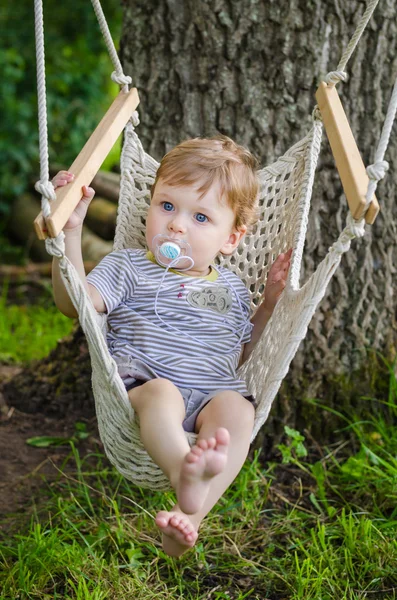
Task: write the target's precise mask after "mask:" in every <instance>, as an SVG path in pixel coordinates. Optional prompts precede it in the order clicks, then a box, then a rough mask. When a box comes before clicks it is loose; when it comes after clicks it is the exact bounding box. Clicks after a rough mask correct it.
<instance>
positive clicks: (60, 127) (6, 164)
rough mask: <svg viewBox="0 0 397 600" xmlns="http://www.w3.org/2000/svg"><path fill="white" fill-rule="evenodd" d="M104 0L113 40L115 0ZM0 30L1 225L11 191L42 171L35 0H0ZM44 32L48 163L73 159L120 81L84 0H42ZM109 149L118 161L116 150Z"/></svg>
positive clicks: (117, 23)
mask: <svg viewBox="0 0 397 600" xmlns="http://www.w3.org/2000/svg"><path fill="white" fill-rule="evenodd" d="M102 7H103V10H104V13H105V15H106V18H107V20H108V24H109V28H110V31H111V33H112V36H113V39H114V40H115V42H116V45H117V44H118V40H119V38H120V33H121V22H122V9H121V5H120V0H103V2H102ZM0 31H1V32H2V35H1V37H0V71H1V73H2V77H1V78H0V98H1V101H2V106H1V119H0V222H1V223H2V224H3V226H0V231H1V229H3V228H4V223H6V217H7V215H8V213H9V208H10V205H11V202H12V200H13V198H14V197H15V196H16V195H18V194H21V193H22V192H23V191H25V190H26V188H27V187H28V186H29V184H31V181H32V179H39V175H40V166H39V148H38V124H37V92H36V60H35V42H34V6H33V2H32V0H18V2H4V3H2V5H1V7H0ZM44 36H45V55H46V88H47V111H48V136H49V156H50V163H51V161H52V162H55V161H56V162H57V163H61V164H65V165H66V166H70V164H71V163H72V162H73V160H74V159H75V157H76V155H77V154H78V153H79V151H80V150H81V148H82V146H83V145H84V143H85V142H86V140H87V138H88V137H89V135H90V134H91V132H92V131H93V129H94V128H95V126H96V125H97V123H98V122H99V120H100V119H101V117H102V115H103V113H104V112H105V110H106V109H107V107H108V106H109V104H110V103H111V101H112V99H113V98H114V97H115V96H116V94H117V93H118V87H117V86H116V85H115V84H114V83H113V82H112V81H111V79H110V74H111V73H112V71H113V65H112V63H111V61H110V58H109V56H108V53H107V50H106V46H105V43H104V41H103V37H102V34H101V32H100V29H99V26H98V23H97V20H96V17H95V13H94V11H93V9H92V6H91V3H90V2H89V0H74V1H73V3H68V2H59V1H58V2H57V1H55V0H45V2H44ZM114 154H116V156H114ZM112 156H114V161H117V152H116V153H113V154H112ZM107 166H108V168H109V167H111V166H112V165H111V163H109V161H108V163H107Z"/></svg>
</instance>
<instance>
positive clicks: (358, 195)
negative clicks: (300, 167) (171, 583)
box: [316, 82, 379, 225]
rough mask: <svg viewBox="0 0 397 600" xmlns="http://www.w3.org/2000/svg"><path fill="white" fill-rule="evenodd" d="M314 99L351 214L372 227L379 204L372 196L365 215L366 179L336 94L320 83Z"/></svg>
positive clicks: (332, 88)
mask: <svg viewBox="0 0 397 600" xmlns="http://www.w3.org/2000/svg"><path fill="white" fill-rule="evenodd" d="M316 99H317V102H318V107H319V109H320V112H321V116H322V119H323V123H324V128H325V131H326V133H327V137H328V140H329V143H330V146H331V150H332V154H333V156H334V159H335V163H336V167H337V169H338V172H339V176H340V178H341V181H342V185H343V190H344V192H345V195H346V198H347V202H348V205H349V209H350V212H351V214H352V216H353V218H354V219H357V220H359V219H362V217H363V216H364V214H365V221H366V222H367V223H368V224H370V225H372V224H373V223H374V221H375V219H376V216H377V214H378V212H379V204H378V201H377V199H376V196H375V195H374V196H373V198H372V200H371V204H370V205H369V208H368V211H367V212H366V213H365V206H366V203H365V196H366V194H367V188H368V181H369V179H368V175H367V172H366V170H365V166H364V163H363V161H362V158H361V155H360V152H359V149H358V147H357V144H356V141H355V139H354V136H353V133H352V130H351V128H350V125H349V122H348V120H347V117H346V114H345V111H344V110H343V106H342V103H341V101H340V98H339V95H338V92H337V91H336V88H335V87H334V86H332V87H329V86H328V85H327V84H326V83H325V82H321V83H320V86H319V88H318V90H317V92H316Z"/></svg>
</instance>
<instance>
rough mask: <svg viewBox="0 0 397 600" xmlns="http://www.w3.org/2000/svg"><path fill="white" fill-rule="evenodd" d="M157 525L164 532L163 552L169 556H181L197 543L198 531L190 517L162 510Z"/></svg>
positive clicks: (158, 515) (157, 518) (157, 517)
mask: <svg viewBox="0 0 397 600" xmlns="http://www.w3.org/2000/svg"><path fill="white" fill-rule="evenodd" d="M156 525H157V526H158V527H159V528H160V529H161V531H162V532H163V550H164V552H165V553H166V554H168V555H169V556H181V554H183V553H184V552H186V550H189V548H192V547H193V546H194V544H195V543H196V540H197V537H198V534H197V531H196V530H195V528H194V527H193V525H192V523H191V521H190V519H189V517H187V516H186V515H184V514H182V513H180V512H174V511H170V512H166V511H165V510H161V511H160V512H159V513H158V514H157V516H156Z"/></svg>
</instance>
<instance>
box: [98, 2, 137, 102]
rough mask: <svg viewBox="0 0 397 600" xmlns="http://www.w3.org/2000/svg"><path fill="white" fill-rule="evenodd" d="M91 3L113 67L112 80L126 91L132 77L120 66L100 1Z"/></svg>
mask: <svg viewBox="0 0 397 600" xmlns="http://www.w3.org/2000/svg"><path fill="white" fill-rule="evenodd" d="M91 3H92V6H93V8H94V11H95V14H96V17H97V19H98V23H99V27H100V28H101V31H102V35H103V38H104V40H105V44H106V47H107V49H108V52H109V56H110V59H111V61H112V63H113V66H114V69H115V70H114V72H113V73H112V74H111V78H112V81H114V82H115V83H117V84H118V85H120V86H123V91H124V92H128V86H129V85H130V84H131V81H132V79H131V77H130V76H129V75H124V71H123V67H122V66H121V62H120V59H119V57H118V54H117V50H116V47H115V45H114V42H113V38H112V36H111V34H110V30H109V27H108V24H107V21H106V18H105V15H104V12H103V10H102V6H101V3H100V2H99V0H91Z"/></svg>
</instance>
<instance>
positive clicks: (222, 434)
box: [215, 427, 230, 446]
mask: <svg viewBox="0 0 397 600" xmlns="http://www.w3.org/2000/svg"><path fill="white" fill-rule="evenodd" d="M215 437H216V441H217V443H218V444H220V445H222V446H227V445H228V444H229V442H230V435H229V432H228V430H227V429H225V428H224V427H220V428H219V429H218V430H217V432H216V434H215Z"/></svg>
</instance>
